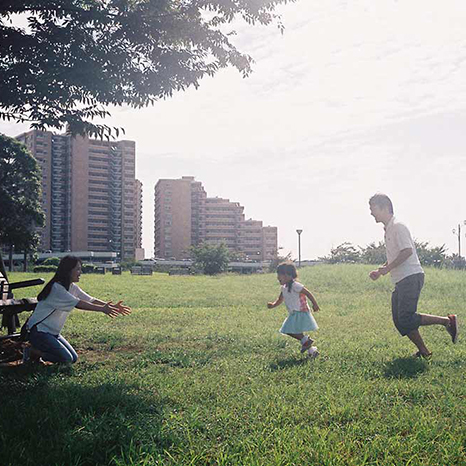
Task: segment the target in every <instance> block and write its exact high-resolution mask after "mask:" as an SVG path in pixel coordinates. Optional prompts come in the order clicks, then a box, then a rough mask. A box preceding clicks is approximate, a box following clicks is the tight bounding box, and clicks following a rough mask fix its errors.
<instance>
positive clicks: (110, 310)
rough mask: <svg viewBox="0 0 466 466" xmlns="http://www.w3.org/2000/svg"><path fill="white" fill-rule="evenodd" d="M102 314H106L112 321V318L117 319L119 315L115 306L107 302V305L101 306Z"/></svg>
mask: <svg viewBox="0 0 466 466" xmlns="http://www.w3.org/2000/svg"><path fill="white" fill-rule="evenodd" d="M102 312H103V313H104V314H107V315H108V316H109V317H111V318H112V319H113V318H114V317H117V316H118V315H119V314H120V313H119V312H118V308H117V307H116V306H115V304H113V303H112V302H111V301H109V302H108V303H105V304H104V305H103V308H102Z"/></svg>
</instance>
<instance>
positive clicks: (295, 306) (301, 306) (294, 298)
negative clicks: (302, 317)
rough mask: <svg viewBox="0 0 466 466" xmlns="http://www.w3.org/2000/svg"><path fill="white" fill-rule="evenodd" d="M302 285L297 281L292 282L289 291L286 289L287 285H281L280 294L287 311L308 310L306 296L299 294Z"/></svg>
mask: <svg viewBox="0 0 466 466" xmlns="http://www.w3.org/2000/svg"><path fill="white" fill-rule="evenodd" d="M303 288H304V285H302V284H301V283H299V282H293V285H292V286H291V291H288V285H282V296H283V300H284V301H285V306H286V308H287V309H288V312H289V313H291V312H294V311H299V312H309V310H310V309H309V305H308V304H307V299H306V296H305V295H303V294H301V291H302V290H303Z"/></svg>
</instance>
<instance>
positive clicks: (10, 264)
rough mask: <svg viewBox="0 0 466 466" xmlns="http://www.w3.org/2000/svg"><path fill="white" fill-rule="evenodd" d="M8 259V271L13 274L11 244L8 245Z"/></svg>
mask: <svg viewBox="0 0 466 466" xmlns="http://www.w3.org/2000/svg"><path fill="white" fill-rule="evenodd" d="M9 259H10V263H9V264H8V270H9V271H10V272H13V245H12V244H10V252H9Z"/></svg>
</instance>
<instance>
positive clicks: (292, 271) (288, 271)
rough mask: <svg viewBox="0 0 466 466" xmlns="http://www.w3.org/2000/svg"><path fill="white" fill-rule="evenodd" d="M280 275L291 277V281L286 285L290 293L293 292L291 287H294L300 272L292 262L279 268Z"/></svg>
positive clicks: (282, 264)
mask: <svg viewBox="0 0 466 466" xmlns="http://www.w3.org/2000/svg"><path fill="white" fill-rule="evenodd" d="M278 273H279V274H280V275H289V276H290V277H291V280H290V281H289V282H288V283H287V284H286V286H287V287H288V292H291V287H292V286H293V282H294V280H295V279H296V278H298V272H297V271H296V267H295V266H294V264H293V263H292V262H282V263H281V264H280V265H279V266H278V267H277V274H278Z"/></svg>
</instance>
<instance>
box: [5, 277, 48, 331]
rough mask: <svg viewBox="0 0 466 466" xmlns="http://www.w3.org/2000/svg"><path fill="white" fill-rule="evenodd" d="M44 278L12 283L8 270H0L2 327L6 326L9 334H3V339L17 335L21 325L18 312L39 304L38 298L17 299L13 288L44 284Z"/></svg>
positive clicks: (29, 309)
mask: <svg viewBox="0 0 466 466" xmlns="http://www.w3.org/2000/svg"><path fill="white" fill-rule="evenodd" d="M44 283H45V281H44V279H42V278H37V279H35V280H25V281H22V282H15V283H10V282H9V281H8V277H7V275H6V271H5V270H4V269H3V270H0V314H1V315H2V323H1V328H6V329H7V332H8V335H6V336H1V337H0V340H1V339H5V338H11V337H17V336H19V334H16V333H15V332H16V329H17V328H18V327H19V318H18V314H20V313H21V312H24V311H33V310H34V309H35V307H36V305H37V299H36V298H21V299H15V298H14V296H13V290H15V289H18V288H25V287H28V286H37V285H43V284H44Z"/></svg>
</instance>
